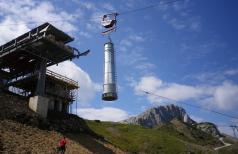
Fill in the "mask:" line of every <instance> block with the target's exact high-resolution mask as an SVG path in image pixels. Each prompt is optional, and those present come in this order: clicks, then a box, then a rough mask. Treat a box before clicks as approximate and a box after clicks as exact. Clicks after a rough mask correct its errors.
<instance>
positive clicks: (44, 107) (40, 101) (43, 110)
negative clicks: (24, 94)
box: [29, 96, 49, 118]
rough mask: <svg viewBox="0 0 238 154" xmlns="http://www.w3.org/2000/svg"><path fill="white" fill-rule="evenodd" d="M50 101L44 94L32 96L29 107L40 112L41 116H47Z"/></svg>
mask: <svg viewBox="0 0 238 154" xmlns="http://www.w3.org/2000/svg"><path fill="white" fill-rule="evenodd" d="M48 101H49V99H48V98H47V97H43V96H34V97H31V98H30V101H29V108H30V109H31V110H33V111H35V112H36V113H38V114H39V115H40V116H41V117H43V118H46V117H47V112H48Z"/></svg>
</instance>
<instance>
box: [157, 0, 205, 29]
mask: <svg viewBox="0 0 238 154" xmlns="http://www.w3.org/2000/svg"><path fill="white" fill-rule="evenodd" d="M163 3H164V2H163V1H161V2H160V6H159V10H160V12H161V13H160V14H161V15H162V18H163V19H164V20H165V22H166V23H168V24H169V25H170V26H172V27H173V28H174V29H176V30H189V31H193V32H199V31H200V29H201V25H202V24H201V20H200V17H199V16H197V15H192V14H191V11H190V10H189V9H188V7H189V5H190V4H191V3H190V1H189V0H186V1H183V2H182V3H181V2H180V3H176V2H175V3H173V4H172V6H171V7H170V6H169V4H163ZM165 3H166V2H165ZM170 5H171V4H170Z"/></svg>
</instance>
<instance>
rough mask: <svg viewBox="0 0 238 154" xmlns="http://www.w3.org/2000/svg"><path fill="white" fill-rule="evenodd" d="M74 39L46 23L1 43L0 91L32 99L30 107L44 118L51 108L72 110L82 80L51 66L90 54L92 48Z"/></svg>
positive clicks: (64, 110)
mask: <svg viewBox="0 0 238 154" xmlns="http://www.w3.org/2000/svg"><path fill="white" fill-rule="evenodd" d="M73 40H74V39H73V38H72V37H71V36H69V35H67V34H66V33H64V32H63V31H61V30H59V29H57V28H56V27H54V26H53V25H51V24H49V23H44V24H42V25H40V26H38V27H36V28H34V29H32V30H30V31H29V32H27V33H25V34H23V35H21V36H19V37H17V38H15V39H13V40H11V41H9V42H7V43H6V44H4V45H2V46H0V92H6V93H10V94H14V95H20V96H22V97H24V98H26V99H29V108H30V109H32V110H33V111H35V112H37V113H38V114H40V115H41V116H42V117H47V113H48V110H55V111H60V112H68V111H69V105H70V104H71V103H72V102H73V101H74V100H75V93H74V91H75V90H77V89H78V88H79V86H78V83H77V81H74V80H72V79H69V78H67V77H65V76H62V75H60V74H57V73H55V72H53V71H50V70H48V69H47V67H49V66H52V65H55V64H58V63H61V62H64V61H66V60H72V59H74V58H79V57H80V56H84V55H87V53H88V52H89V50H88V51H86V52H84V53H80V52H79V51H78V50H77V49H76V48H74V47H71V46H69V45H67V44H68V43H69V42H72V41H73Z"/></svg>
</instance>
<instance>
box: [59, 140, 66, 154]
mask: <svg viewBox="0 0 238 154" xmlns="http://www.w3.org/2000/svg"><path fill="white" fill-rule="evenodd" d="M65 151H66V139H65V136H63V138H62V139H61V140H60V142H59V152H60V153H61V154H64V153H65Z"/></svg>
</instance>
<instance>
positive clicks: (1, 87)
mask: <svg viewBox="0 0 238 154" xmlns="http://www.w3.org/2000/svg"><path fill="white" fill-rule="evenodd" d="M2 91H3V77H2V74H1V72H0V93H1V92H2Z"/></svg>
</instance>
